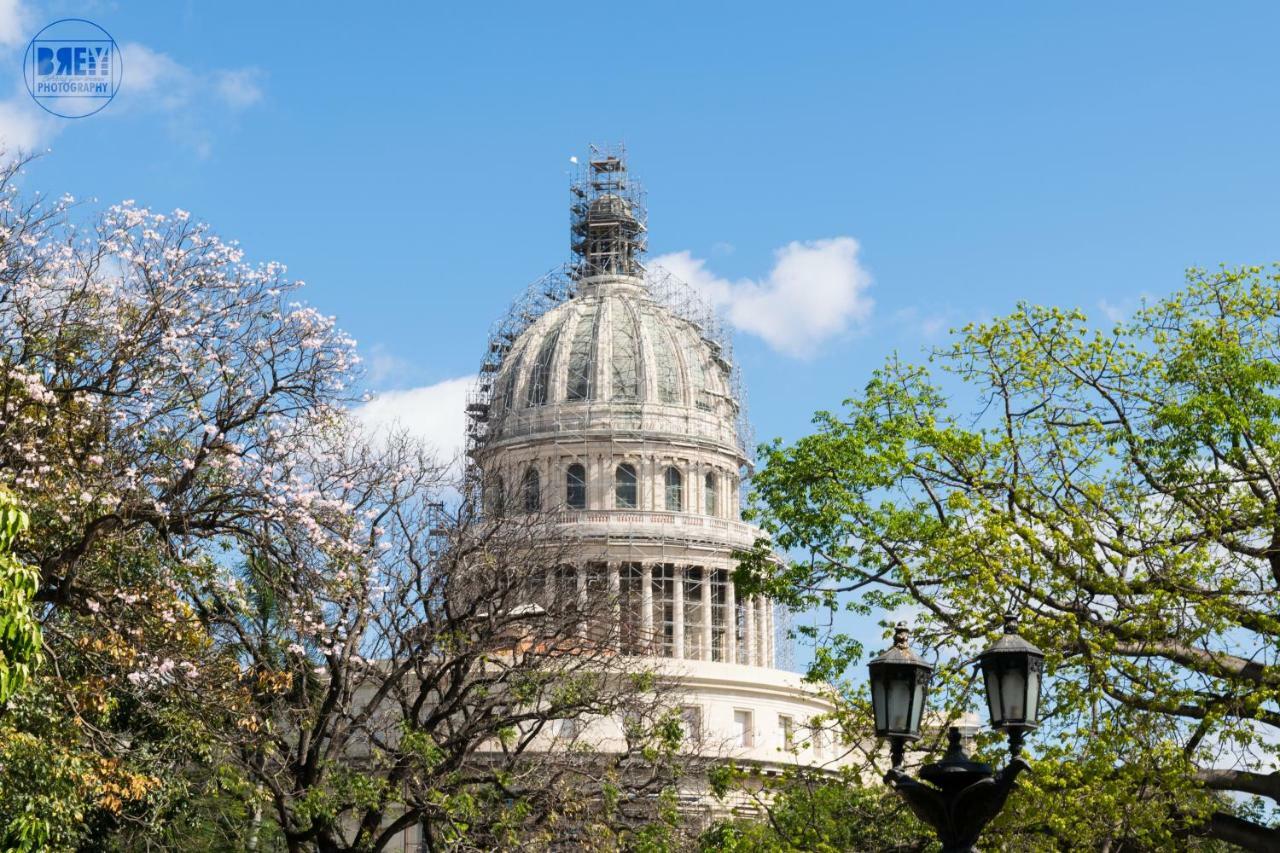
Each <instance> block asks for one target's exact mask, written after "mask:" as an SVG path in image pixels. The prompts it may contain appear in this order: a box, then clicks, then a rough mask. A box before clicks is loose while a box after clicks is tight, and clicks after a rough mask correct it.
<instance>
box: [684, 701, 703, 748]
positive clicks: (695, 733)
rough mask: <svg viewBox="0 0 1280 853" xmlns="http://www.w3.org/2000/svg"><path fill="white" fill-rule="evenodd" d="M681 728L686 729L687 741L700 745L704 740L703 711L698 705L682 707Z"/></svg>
mask: <svg viewBox="0 0 1280 853" xmlns="http://www.w3.org/2000/svg"><path fill="white" fill-rule="evenodd" d="M680 727H681V728H683V729H684V736H685V740H687V741H689V742H690V743H693V744H697V743H699V742H700V741H701V740H702V709H701V708H699V707H698V706H697V705H682V706H681V707H680Z"/></svg>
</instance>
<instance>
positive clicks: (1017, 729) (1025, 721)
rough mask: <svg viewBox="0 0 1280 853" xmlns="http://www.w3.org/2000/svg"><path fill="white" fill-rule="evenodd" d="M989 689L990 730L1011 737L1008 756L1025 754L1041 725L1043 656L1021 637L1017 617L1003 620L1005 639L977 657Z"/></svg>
mask: <svg viewBox="0 0 1280 853" xmlns="http://www.w3.org/2000/svg"><path fill="white" fill-rule="evenodd" d="M978 668H979V669H980V670H981V671H982V680H983V683H984V684H985V685H986V688H987V709H988V710H989V711H990V712H991V727H992V728H993V729H1003V730H1004V731H1005V732H1006V733H1008V735H1009V754H1010V755H1011V756H1013V757H1014V758H1017V757H1018V753H1019V752H1021V751H1022V739H1023V737H1024V736H1025V735H1026V733H1027V732H1029V731H1030V730H1032V729H1034V728H1035V727H1036V726H1037V725H1038V724H1039V722H1040V682H1041V678H1040V676H1041V674H1042V673H1043V672H1044V652H1042V651H1040V650H1039V649H1037V648H1036V647H1035V646H1033V645H1031V644H1030V643H1028V642H1027V641H1026V640H1024V639H1022V637H1019V636H1018V617H1017V615H1016V614H1014V613H1010V614H1008V615H1006V616H1005V617H1004V636H1003V637H1001V638H1000V639H998V640H996V641H995V643H994V644H992V646H991V648H989V649H987V650H986V651H985V652H983V653H982V654H980V655H978Z"/></svg>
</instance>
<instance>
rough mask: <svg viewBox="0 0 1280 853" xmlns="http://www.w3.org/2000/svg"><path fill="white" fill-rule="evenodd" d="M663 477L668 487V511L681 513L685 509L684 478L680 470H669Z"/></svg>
mask: <svg viewBox="0 0 1280 853" xmlns="http://www.w3.org/2000/svg"><path fill="white" fill-rule="evenodd" d="M663 476H664V477H665V479H666V486H667V510H668V511H670V512H679V511H680V510H682V509H684V477H683V476H682V475H681V474H680V470H679V469H678V468H668V469H667V473H666V474H665V475H663Z"/></svg>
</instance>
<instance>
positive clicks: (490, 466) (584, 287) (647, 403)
mask: <svg viewBox="0 0 1280 853" xmlns="http://www.w3.org/2000/svg"><path fill="white" fill-rule="evenodd" d="M571 192H572V195H571V234H572V237H571V246H572V248H573V252H574V255H575V260H574V262H573V263H572V264H570V265H569V266H567V267H566V268H564V269H563V270H561V271H558V272H556V273H553V274H552V275H550V276H548V277H546V278H544V279H543V280H541V281H539V282H538V283H536V284H535V285H534V286H533V287H531V288H530V289H529V291H528V292H527V293H526V294H525V296H524V297H523V298H521V299H520V300H519V301H518V302H517V303H516V305H515V306H514V307H513V309H512V311H511V312H510V313H509V315H508V316H507V317H505V318H504V319H503V320H502V321H500V322H499V323H498V324H497V325H496V326H495V329H494V332H493V334H492V336H491V337H490V340H489V344H488V347H487V350H486V355H485V359H484V361H483V363H482V366H481V372H480V380H479V383H478V386H477V388H476V391H475V393H474V394H473V395H472V397H471V398H470V400H469V402H468V412H467V413H468V430H469V436H468V447H469V451H468V452H469V457H470V464H471V473H472V475H473V482H474V483H475V488H477V489H479V490H482V491H483V497H482V500H483V501H484V502H485V505H486V506H487V507H488V508H489V509H488V511H490V512H499V513H517V514H519V513H525V514H536V515H537V516H538V517H539V518H540V519H542V520H544V521H545V522H546V528H545V529H547V530H548V531H549V532H548V534H547V535H549V536H554V537H556V538H557V539H559V540H561V541H564V542H570V543H572V556H573V559H572V560H571V561H569V563H568V564H562V565H558V566H557V567H556V568H554V569H551V570H549V571H547V572H545V573H544V574H543V575H540V576H539V577H538V578H537V581H536V583H537V584H538V585H542V584H545V585H546V594H547V595H548V596H553V595H556V594H565V593H569V594H573V593H574V592H575V591H576V593H577V594H579V595H589V594H592V592H593V591H597V590H598V591H600V592H601V593H603V592H606V591H607V593H608V594H609V596H610V597H611V599H612V600H615V601H616V602H617V606H616V608H615V612H616V618H617V619H618V625H617V626H616V628H617V631H616V636H617V637H618V638H619V639H618V642H619V644H620V647H621V648H620V651H621V652H622V653H623V654H628V655H635V656H638V657H642V658H644V659H645V662H646V664H647V665H649V666H652V667H654V668H656V669H658V670H659V671H660V672H663V673H665V674H667V675H668V676H670V680H671V683H673V684H675V685H677V686H678V687H677V689H678V691H679V698H678V701H679V702H680V704H681V709H682V713H683V715H684V717H685V720H686V728H687V729H689V730H690V731H691V732H692V733H693V734H695V735H697V741H698V743H700V744H702V746H701V747H700V748H701V749H703V750H705V752H706V755H707V756H708V757H724V758H733V759H735V760H738V761H740V762H752V763H757V764H759V765H761V766H763V767H765V768H766V769H777V768H780V767H781V766H784V765H787V764H794V763H802V764H808V765H830V766H833V765H835V764H837V763H839V761H840V755H841V753H842V752H843V750H842V748H841V747H840V745H839V744H838V743H837V742H836V739H835V738H834V737H833V736H830V735H829V733H828V732H827V730H826V728H825V727H823V726H821V725H818V724H817V720H818V719H819V718H820V717H821V715H822V714H824V713H825V712H827V711H829V710H830V705H829V704H828V702H827V701H826V699H825V698H823V697H822V696H821V695H820V693H819V692H818V691H817V690H815V689H814V688H813V687H812V686H809V685H806V684H805V683H803V682H802V680H801V679H800V677H799V676H797V675H796V674H794V673H791V672H788V671H785V670H784V669H781V668H779V667H778V666H777V664H778V661H779V658H780V654H779V652H780V643H779V635H780V634H781V633H782V632H781V631H780V628H779V625H778V624H777V621H778V620H777V612H776V608H775V607H774V606H773V604H772V603H771V602H769V601H768V600H767V599H765V598H763V597H761V596H758V595H746V594H740V593H739V592H738V590H737V589H736V588H735V585H734V582H733V571H734V568H735V566H736V560H735V559H734V556H733V555H734V552H735V551H736V550H741V549H747V548H750V547H752V546H753V545H754V544H755V542H756V541H757V540H758V539H760V538H761V537H762V535H763V534H762V533H761V531H760V530H759V529H758V528H756V527H754V526H752V525H750V524H747V523H745V522H743V521H742V520H741V509H742V507H741V495H742V491H743V489H742V483H743V478H744V477H746V476H748V475H749V473H750V466H751V460H750V454H749V453H748V451H747V450H746V445H747V439H746V435H745V415H744V412H743V407H742V404H741V395H740V393H739V392H738V390H737V388H738V383H737V381H736V375H735V371H734V367H733V364H732V358H731V352H730V348H729V340H728V337H727V336H725V335H723V334H721V333H720V332H719V331H718V328H717V325H716V321H715V317H714V315H713V314H712V313H711V312H710V311H709V310H706V309H705V308H703V307H700V304H699V302H698V300H697V299H696V298H694V296H693V294H692V293H691V292H690V291H689V289H688V288H687V286H684V285H682V284H680V283H679V282H676V281H674V280H673V279H672V278H671V277H670V276H667V275H665V274H662V273H660V272H659V271H656V270H646V269H645V268H644V266H643V263H642V258H643V255H644V249H645V233H646V222H645V214H644V204H643V195H642V194H641V192H640V190H639V188H638V187H637V186H636V185H635V184H634V183H633V182H632V181H631V180H630V177H629V175H628V172H627V167H626V162H625V159H624V158H623V157H622V156H620V154H618V153H609V152H603V151H599V150H595V149H593V154H592V156H591V157H590V158H588V160H587V161H586V162H585V163H583V164H582V167H581V174H580V175H579V176H578V179H577V180H576V181H575V182H574V184H573V185H572V188H571ZM592 725H593V726H595V727H596V732H595V734H596V737H595V738H594V740H595V742H596V743H597V744H598V745H599V747H600V748H601V749H607V748H608V744H609V741H610V738H611V733H610V726H611V725H615V726H616V724H611V723H610V722H609V721H598V722H595V723H592ZM828 725H829V724H828Z"/></svg>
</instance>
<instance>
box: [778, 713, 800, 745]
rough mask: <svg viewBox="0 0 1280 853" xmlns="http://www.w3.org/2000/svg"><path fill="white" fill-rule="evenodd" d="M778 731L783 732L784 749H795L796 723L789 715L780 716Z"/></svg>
mask: <svg viewBox="0 0 1280 853" xmlns="http://www.w3.org/2000/svg"><path fill="white" fill-rule="evenodd" d="M778 729H779V730H780V731H781V732H782V748H783V749H795V746H796V721H795V719H794V718H792V717H790V716H788V715H787V714H779V715H778Z"/></svg>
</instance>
